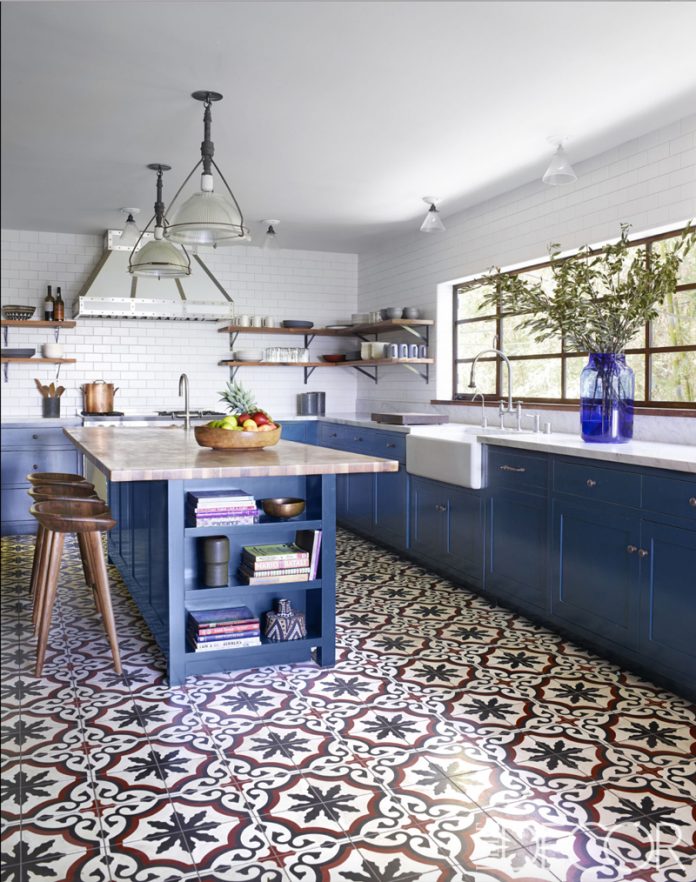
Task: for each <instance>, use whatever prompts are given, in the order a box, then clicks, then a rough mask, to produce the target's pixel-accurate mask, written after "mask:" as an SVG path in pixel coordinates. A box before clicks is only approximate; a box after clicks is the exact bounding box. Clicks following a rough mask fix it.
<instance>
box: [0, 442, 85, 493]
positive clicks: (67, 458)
mask: <svg viewBox="0 0 696 882" xmlns="http://www.w3.org/2000/svg"><path fill="white" fill-rule="evenodd" d="M79 471H80V468H79V456H78V452H77V450H76V449H75V448H74V447H72V448H71V449H70V450H61V449H59V448H50V447H47V448H44V449H38V450H6V451H5V452H4V454H3V456H2V484H3V486H13V485H14V486H26V485H27V484H28V481H27V475H28V474H29V473H30V472H71V473H73V474H77V473H78V472H79Z"/></svg>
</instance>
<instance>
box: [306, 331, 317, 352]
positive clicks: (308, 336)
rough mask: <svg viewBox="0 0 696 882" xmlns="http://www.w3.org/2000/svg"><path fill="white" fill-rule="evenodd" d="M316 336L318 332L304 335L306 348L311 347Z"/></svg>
mask: <svg viewBox="0 0 696 882" xmlns="http://www.w3.org/2000/svg"><path fill="white" fill-rule="evenodd" d="M316 336H317V335H316V334H305V335H304V348H305V349H309V347H310V344H311V343H313V342H314V338H315V337H316Z"/></svg>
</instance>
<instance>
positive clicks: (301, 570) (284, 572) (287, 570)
mask: <svg viewBox="0 0 696 882" xmlns="http://www.w3.org/2000/svg"><path fill="white" fill-rule="evenodd" d="M239 572H240V573H243V574H244V575H245V576H252V577H255V576H260V577H261V578H262V579H265V578H266V577H267V576H302V575H304V574H307V575H309V573H310V569H309V567H282V568H278V569H277V570H266V569H263V570H259V569H258V568H257V569H255V570H252V569H250V568H249V567H247V566H246V565H245V564H242V566H241V567H240V568H239Z"/></svg>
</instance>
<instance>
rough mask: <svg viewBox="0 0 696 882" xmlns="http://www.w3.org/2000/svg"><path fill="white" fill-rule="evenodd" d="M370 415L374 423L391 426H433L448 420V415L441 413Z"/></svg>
mask: <svg viewBox="0 0 696 882" xmlns="http://www.w3.org/2000/svg"><path fill="white" fill-rule="evenodd" d="M371 417H372V419H373V420H374V421H375V422H376V423H390V424H391V425H392V426H428V425H433V426H434V425H437V424H438V423H448V422H449V417H448V416H446V415H445V414H441V413H373V414H371Z"/></svg>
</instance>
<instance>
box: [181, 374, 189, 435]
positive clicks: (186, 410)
mask: <svg viewBox="0 0 696 882" xmlns="http://www.w3.org/2000/svg"><path fill="white" fill-rule="evenodd" d="M182 388H183V395H184V429H186V430H188V429H190V428H191V414H190V413H189V378H188V377H187V376H186V374H182V375H181V376H180V377H179V395H181V394H182V393H181V390H182Z"/></svg>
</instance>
